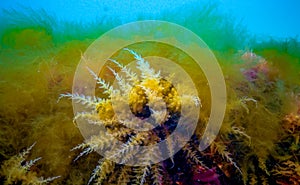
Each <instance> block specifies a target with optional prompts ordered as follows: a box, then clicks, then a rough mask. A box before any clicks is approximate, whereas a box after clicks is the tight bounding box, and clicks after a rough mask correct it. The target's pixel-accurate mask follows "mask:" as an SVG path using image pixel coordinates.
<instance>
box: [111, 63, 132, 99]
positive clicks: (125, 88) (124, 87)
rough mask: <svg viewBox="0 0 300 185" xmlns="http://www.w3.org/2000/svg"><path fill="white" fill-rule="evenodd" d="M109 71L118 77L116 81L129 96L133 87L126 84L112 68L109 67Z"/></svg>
mask: <svg viewBox="0 0 300 185" xmlns="http://www.w3.org/2000/svg"><path fill="white" fill-rule="evenodd" d="M108 69H109V70H110V71H111V72H112V73H113V74H114V76H115V77H116V80H117V82H118V84H119V86H120V88H121V91H122V92H123V93H125V95H127V94H128V93H129V91H130V90H131V89H132V86H131V85H130V84H129V83H127V82H126V80H125V79H123V78H122V77H121V76H120V75H119V74H118V73H117V72H116V71H115V70H114V69H112V68H111V67H108Z"/></svg>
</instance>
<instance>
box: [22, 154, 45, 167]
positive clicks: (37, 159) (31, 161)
mask: <svg viewBox="0 0 300 185" xmlns="http://www.w3.org/2000/svg"><path fill="white" fill-rule="evenodd" d="M41 159H42V158H41V157H38V158H36V159H33V160H30V161H26V163H25V165H23V166H22V167H23V168H24V169H25V170H29V168H30V167H31V166H33V165H34V164H35V163H36V162H37V161H39V160H41Z"/></svg>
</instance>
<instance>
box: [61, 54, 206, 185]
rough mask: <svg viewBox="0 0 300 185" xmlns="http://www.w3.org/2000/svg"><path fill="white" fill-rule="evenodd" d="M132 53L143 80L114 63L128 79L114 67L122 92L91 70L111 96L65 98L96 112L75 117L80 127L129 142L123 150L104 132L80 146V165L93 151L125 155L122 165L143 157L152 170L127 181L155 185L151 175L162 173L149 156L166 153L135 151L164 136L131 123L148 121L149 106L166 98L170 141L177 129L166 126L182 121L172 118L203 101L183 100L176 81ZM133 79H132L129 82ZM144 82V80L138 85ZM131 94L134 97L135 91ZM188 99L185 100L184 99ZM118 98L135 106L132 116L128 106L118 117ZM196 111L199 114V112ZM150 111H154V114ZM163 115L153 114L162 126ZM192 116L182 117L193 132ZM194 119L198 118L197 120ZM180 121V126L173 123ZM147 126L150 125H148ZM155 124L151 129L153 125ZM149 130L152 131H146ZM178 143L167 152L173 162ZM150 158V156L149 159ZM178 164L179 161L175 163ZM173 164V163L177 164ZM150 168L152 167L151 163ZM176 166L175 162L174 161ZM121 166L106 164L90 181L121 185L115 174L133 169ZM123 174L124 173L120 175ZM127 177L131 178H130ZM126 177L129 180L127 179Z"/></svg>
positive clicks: (143, 169)
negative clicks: (101, 127)
mask: <svg viewBox="0 0 300 185" xmlns="http://www.w3.org/2000/svg"><path fill="white" fill-rule="evenodd" d="M125 50H127V51H129V52H130V53H131V54H132V55H133V56H134V59H135V60H136V63H137V69H139V71H140V73H141V75H140V77H138V75H136V76H137V78H136V77H135V75H133V73H132V72H131V71H130V69H128V68H126V67H124V65H123V64H121V63H119V62H117V61H116V60H111V61H112V62H113V63H114V64H116V65H117V66H118V67H119V68H121V69H120V70H122V71H123V72H124V73H125V76H124V77H123V76H119V74H118V73H117V72H116V71H115V70H114V69H112V68H111V67H109V69H111V71H112V72H113V74H114V75H115V77H116V80H117V83H118V85H119V87H120V89H114V87H112V86H110V85H109V84H108V83H107V82H105V80H104V79H102V78H100V77H98V75H97V74H95V73H94V72H93V71H91V70H90V73H91V75H93V76H94V78H95V79H96V80H97V83H98V84H100V85H99V87H100V88H102V89H104V92H105V93H106V94H108V95H107V96H108V98H103V99H101V98H90V97H86V96H84V95H79V94H77V93H74V94H70V93H68V94H62V95H61V97H69V98H71V99H73V100H75V101H76V102H78V103H82V104H84V105H86V106H90V107H91V108H92V111H91V112H83V113H77V115H76V116H75V121H77V120H78V119H82V118H83V119H86V120H87V122H89V123H90V124H93V125H104V126H105V128H106V130H107V131H108V132H109V133H110V134H112V135H113V136H115V137H117V139H118V140H121V141H123V142H124V145H123V146H122V147H121V148H119V147H118V146H117V145H116V144H117V143H116V140H111V139H109V138H107V137H106V135H105V133H103V131H102V130H100V131H99V133H97V134H95V135H93V136H91V137H90V138H89V139H87V140H86V141H85V142H84V143H82V144H80V145H78V146H77V147H75V148H74V149H84V150H83V151H82V152H81V153H80V154H79V155H78V157H77V158H76V159H75V160H77V159H78V158H79V157H81V156H83V155H86V154H89V153H91V152H93V151H98V150H103V149H109V150H111V151H114V153H112V154H111V155H116V154H118V155H121V156H122V159H121V163H126V162H128V161H131V160H132V159H134V158H136V157H142V158H143V159H144V160H145V161H146V162H145V165H146V166H141V167H132V170H133V173H129V174H128V177H126V176H125V178H130V179H132V182H131V183H134V184H144V183H145V182H146V179H147V181H149V175H150V174H151V172H150V171H151V169H152V168H154V167H155V168H157V167H156V166H155V165H152V164H151V160H152V159H151V157H150V156H148V155H153V156H152V157H158V156H160V155H162V154H161V153H162V152H161V153H159V152H158V153H153V154H148V155H147V154H144V153H143V152H142V154H140V153H134V152H132V150H131V148H132V147H134V146H136V145H141V144H143V145H149V144H153V143H154V142H157V141H160V140H161V139H162V138H160V136H159V134H157V133H155V132H147V131H140V132H138V131H135V130H133V129H131V127H132V126H133V125H135V126H137V125H138V124H139V122H138V121H134V120H133V119H132V118H130V115H131V114H132V113H133V114H135V115H136V116H137V117H143V116H146V115H148V113H147V112H145V107H147V106H148V103H149V102H152V103H154V104H156V103H157V102H159V100H160V98H162V99H163V100H164V102H165V104H166V109H167V115H166V116H165V117H164V119H163V121H162V122H161V123H159V124H160V126H162V127H161V128H162V129H163V131H161V133H160V134H165V135H166V136H168V135H169V132H170V130H169V129H168V127H171V126H170V125H164V124H165V122H166V121H167V120H168V121H169V120H171V121H172V122H174V123H172V124H177V123H176V118H172V116H173V114H176V113H177V114H178V113H179V112H180V108H181V104H185V105H188V106H191V107H199V106H200V99H199V98H198V97H197V95H195V94H184V95H180V96H179V94H178V93H177V90H176V88H175V87H173V85H172V84H171V83H170V82H168V80H166V79H168V78H171V76H169V77H167V78H166V79H164V78H162V77H161V76H160V73H159V72H157V71H155V70H154V69H153V68H152V67H151V66H150V64H149V63H148V61H146V60H145V59H144V58H142V57H141V56H140V55H139V54H137V53H136V52H135V51H133V50H130V49H125ZM125 77H127V78H129V80H128V81H127V79H126V78H125ZM138 79H139V80H138ZM181 88H182V89H183V90H184V92H187V93H192V91H191V90H190V89H188V87H185V84H181ZM129 90H130V91H129ZM183 96H184V97H183ZM112 97H115V98H117V99H118V100H121V102H123V101H125V102H127V101H128V102H129V106H130V109H131V112H128V111H123V108H122V104H120V105H118V108H119V109H120V110H117V111H116V112H117V114H118V115H116V114H115V111H114V110H113V105H112V104H113V103H112V99H111V98H112ZM193 110H194V111H195V109H193ZM148 111H150V110H148ZM154 111H157V112H153V113H151V114H152V115H153V116H154V119H155V120H160V119H161V118H160V117H161V114H163V112H160V110H154ZM190 114H191V112H186V113H184V114H183V113H181V116H182V117H183V119H184V120H185V123H184V124H186V125H185V126H186V127H188V124H189V123H190V121H189V115H190ZM191 118H193V117H191ZM172 119H174V120H175V121H173V120H172ZM145 124H146V123H145ZM147 124H149V123H147ZM144 126H147V125H144ZM178 138H179V139H178V141H177V142H178V143H179V142H182V141H180V136H179V137H178ZM174 144H175V143H168V144H167V145H168V146H167V150H168V153H170V154H171V156H173V154H174V151H173V146H172V145H174ZM186 150H187V151H188V152H187V154H188V155H187V157H188V158H191V160H195V163H196V164H197V163H198V164H201V162H199V159H198V158H197V155H196V154H195V153H194V152H192V151H190V150H191V148H188V147H187V149H186ZM144 155H146V156H144ZM171 158H173V157H171ZM172 161H173V160H172ZM148 162H149V163H148ZM173 163H174V161H173ZM115 165H117V164H116V163H115V162H113V161H111V160H110V159H102V160H101V161H100V162H99V164H98V166H97V167H96V168H95V169H94V171H93V174H92V176H91V178H90V181H89V183H90V182H93V181H94V182H95V183H97V184H102V183H103V182H106V181H108V182H111V183H117V182H118V181H120V179H119V178H116V177H115V176H114V175H113V176H111V174H115V173H121V174H122V173H125V172H123V170H126V171H127V167H126V166H124V165H120V166H121V167H122V168H117V169H116V170H115V169H114V167H115ZM119 170H121V172H119ZM156 172H157V173H158V174H155V176H156V178H158V177H159V176H161V174H160V172H159V171H157V170H156ZM126 173H127V172H126ZM124 175H125V174H124ZM156 181H161V179H156V180H154V182H156Z"/></svg>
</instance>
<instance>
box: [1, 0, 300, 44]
mask: <svg viewBox="0 0 300 185" xmlns="http://www.w3.org/2000/svg"><path fill="white" fill-rule="evenodd" d="M207 2H212V1H208V0H202V1H200V0H186V1H184V0H153V1H142V0H139V1H138V0H127V1H121V0H90V1H85V0H66V1H59V0H51V1H46V0H28V1H24V0H2V2H0V7H1V8H2V9H11V8H14V9H19V8H20V7H30V8H32V9H41V8H43V9H45V10H46V11H47V12H49V13H50V14H51V15H55V17H56V18H58V19H60V20H70V21H75V22H82V23H84V22H90V21H93V20H95V19H96V18H98V17H103V16H104V17H107V18H109V19H111V20H114V19H115V18H117V19H121V20H122V21H123V22H129V21H131V20H132V21H133V20H136V19H137V18H138V17H139V16H140V15H143V16H144V17H149V18H153V17H155V16H156V15H159V14H162V13H165V12H180V14H178V15H180V16H184V12H185V11H186V12H188V11H189V10H190V9H191V7H193V6H194V7H195V6H201V5H203V4H205V3H207ZM213 2H215V3H216V4H218V5H219V6H218V7H219V8H218V11H220V12H223V13H225V14H227V15H230V16H231V17H233V18H234V21H236V22H242V24H243V25H244V26H245V27H246V28H247V29H248V31H249V33H251V34H253V35H256V36H258V37H274V38H290V37H297V36H299V35H300V0H247V1H245V0H216V1H213Z"/></svg>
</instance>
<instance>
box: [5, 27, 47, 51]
mask: <svg viewBox="0 0 300 185" xmlns="http://www.w3.org/2000/svg"><path fill="white" fill-rule="evenodd" d="M2 44H3V45H4V47H9V48H12V49H25V48H32V49H41V48H44V47H51V46H52V44H53V43H52V36H51V34H49V33H47V30H45V29H44V28H23V29H13V30H6V32H5V33H4V34H3V36H2Z"/></svg>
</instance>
